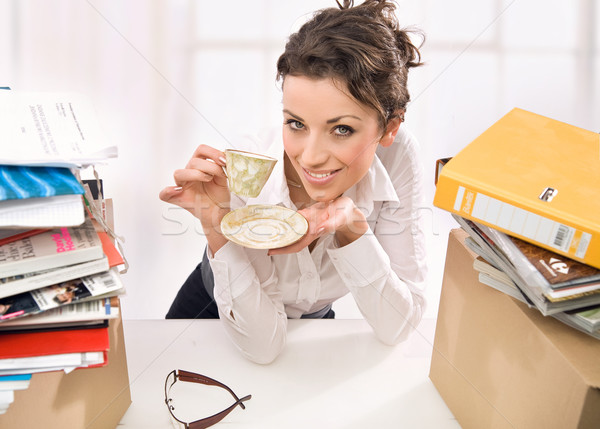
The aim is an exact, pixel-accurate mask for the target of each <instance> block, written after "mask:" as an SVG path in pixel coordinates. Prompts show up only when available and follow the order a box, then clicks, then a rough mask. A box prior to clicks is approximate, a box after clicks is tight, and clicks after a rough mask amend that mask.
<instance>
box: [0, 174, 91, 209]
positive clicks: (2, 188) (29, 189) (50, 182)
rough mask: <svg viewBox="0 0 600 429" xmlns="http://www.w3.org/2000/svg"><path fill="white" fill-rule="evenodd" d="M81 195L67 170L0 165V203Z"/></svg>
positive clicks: (81, 189)
mask: <svg viewBox="0 0 600 429" xmlns="http://www.w3.org/2000/svg"><path fill="white" fill-rule="evenodd" d="M83 193H84V190H83V186H82V185H81V183H79V180H77V178H76V177H75V175H74V174H73V172H72V171H71V170H70V169H68V168H62V167H25V166H17V165H0V201H4V200H15V199H27V198H40V197H53V196H56V195H81V194H83Z"/></svg>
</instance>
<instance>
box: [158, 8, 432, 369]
mask: <svg viewBox="0 0 600 429" xmlns="http://www.w3.org/2000/svg"><path fill="white" fill-rule="evenodd" d="M338 5H339V8H329V9H324V10H321V11H318V12H316V13H315V15H314V17H313V18H312V19H311V20H309V21H308V22H307V23H306V24H304V26H302V28H300V30H299V31H298V32H297V33H295V34H293V35H292V36H291V37H290V39H289V41H288V43H287V45H286V48H285V51H284V53H283V54H282V55H281V56H280V58H279V60H278V62H277V72H278V78H279V79H280V80H281V81H282V90H283V129H282V130H279V131H278V132H275V133H271V134H270V135H268V136H266V137H265V138H264V139H259V140H255V141H252V142H251V144H250V145H247V146H248V147H243V148H242V147H238V148H239V149H243V150H247V151H250V152H255V153H262V154H268V155H269V156H272V157H273V158H275V159H277V160H278V161H281V162H278V163H277V164H276V166H275V168H274V170H273V172H272V175H271V178H270V179H269V181H268V182H267V184H266V185H265V188H264V189H263V191H262V193H261V194H260V195H259V196H258V197H256V198H248V199H242V198H240V197H238V196H236V195H235V194H232V193H230V192H229V190H228V189H227V182H226V175H225V173H224V172H223V169H222V167H224V166H225V164H224V162H223V152H221V151H220V150H217V149H215V148H212V147H209V146H205V145H201V146H200V147H198V149H196V151H195V153H194V155H193V156H192V158H191V159H190V161H189V162H188V164H187V166H186V167H185V168H184V169H181V170H177V171H176V172H175V175H174V178H175V183H176V186H171V187H167V188H165V189H163V191H162V192H161V194H160V197H161V199H163V200H164V201H167V202H170V203H173V204H176V205H178V206H180V207H183V208H185V209H187V210H188V211H190V212H191V213H192V214H194V216H196V217H198V218H199V219H200V220H201V223H202V226H203V228H204V232H205V234H206V238H207V242H208V247H207V251H206V255H205V258H204V260H203V261H202V263H201V264H200V265H199V266H198V267H197V268H196V270H195V271H194V272H193V273H192V274H191V275H190V277H189V278H188V279H187V281H186V282H185V284H184V285H183V287H182V288H181V289H180V291H179V293H178V295H177V297H176V299H175V301H174V302H173V304H172V306H171V309H170V310H169V313H168V314H167V317H169V318H186V317H188V318H198V317H219V318H220V319H221V320H222V321H223V323H224V326H225V328H226V330H227V333H228V334H229V336H230V337H231V339H232V340H233V342H234V343H235V344H236V345H237V346H238V348H239V349H240V351H241V352H242V353H243V354H244V355H245V356H246V357H248V358H249V359H251V360H253V361H255V362H259V363H268V362H271V361H272V360H273V359H275V357H276V356H277V355H278V354H279V353H280V352H281V350H282V349H283V346H284V345H285V339H286V329H287V319H288V318H300V317H304V318H306V317H310V318H324V317H327V318H331V317H334V313H333V310H332V309H331V305H332V303H333V302H334V301H335V300H337V299H339V298H341V297H342V296H344V295H346V294H348V293H350V294H352V297H353V298H354V300H355V301H356V303H357V305H358V308H359V309H360V311H361V313H362V315H363V316H364V317H365V318H366V319H367V320H368V322H369V323H370V325H371V326H372V327H373V330H374V332H375V334H376V335H377V337H378V338H379V339H380V340H381V341H383V342H384V343H386V344H396V343H398V342H400V341H402V340H404V339H406V338H407V336H408V335H409V334H410V333H411V332H412V331H414V329H415V328H416V326H417V325H418V323H419V322H420V320H421V317H422V314H423V310H424V306H425V301H424V298H423V285H422V282H423V281H424V278H425V271H426V270H425V262H424V261H425V252H424V234H423V231H422V229H421V226H420V222H419V219H418V209H419V208H420V207H421V204H420V203H421V197H422V179H421V170H420V163H419V161H418V156H417V150H418V146H417V143H416V141H415V139H414V138H413V137H412V136H411V135H410V134H409V133H408V132H407V131H406V130H404V129H403V128H402V127H401V125H402V122H403V120H404V112H405V109H406V104H407V102H408V100H409V95H408V90H407V88H406V80H407V75H408V69H409V68H411V67H415V66H418V65H419V64H420V55H419V51H418V49H417V48H416V46H415V45H413V43H412V41H411V39H410V37H409V34H408V33H407V32H406V31H404V30H401V29H400V28H399V24H398V21H397V18H396V15H395V4H394V3H392V2H390V1H385V0H367V1H365V2H364V3H362V4H360V5H358V6H353V2H351V1H345V2H344V3H343V5H342V4H340V3H339V2H338ZM240 145H241V142H240ZM253 204H263V205H267V206H268V207H273V206H284V207H287V208H289V209H291V210H292V213H294V212H296V211H297V213H299V214H300V215H302V216H303V217H304V218H305V219H306V220H307V222H308V228H307V232H306V233H304V231H305V229H303V230H302V233H301V234H299V235H298V237H297V239H294V240H290V241H291V242H292V244H290V245H287V246H285V247H278V248H271V249H266V248H265V247H269V246H264V245H263V246H261V248H260V249H256V248H254V249H251V248H249V247H251V246H243V245H240V242H239V240H235V239H231V240H228V239H227V238H226V236H224V235H223V233H222V231H221V229H220V228H221V225H222V220H223V219H228V218H230V217H231V215H229V214H228V213H231V209H238V208H241V207H245V206H249V207H250V206H252V205H253ZM252 207H254V206H252ZM233 213H239V212H237V211H234V212H233ZM297 213H294V214H297ZM226 216H227V217H226ZM228 234H229V233H228ZM236 241H237V243H236ZM262 244H264V243H262ZM254 247H256V246H254ZM272 247H277V244H276V243H275V242H274V243H273V246H272Z"/></svg>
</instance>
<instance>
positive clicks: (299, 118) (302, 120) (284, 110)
mask: <svg viewBox="0 0 600 429" xmlns="http://www.w3.org/2000/svg"><path fill="white" fill-rule="evenodd" d="M283 113H287V114H288V115H290V116H293V117H294V119H298V120H299V121H300V122H304V119H302V118H301V117H300V116H298V115H294V114H293V113H292V112H290V111H289V110H287V109H283Z"/></svg>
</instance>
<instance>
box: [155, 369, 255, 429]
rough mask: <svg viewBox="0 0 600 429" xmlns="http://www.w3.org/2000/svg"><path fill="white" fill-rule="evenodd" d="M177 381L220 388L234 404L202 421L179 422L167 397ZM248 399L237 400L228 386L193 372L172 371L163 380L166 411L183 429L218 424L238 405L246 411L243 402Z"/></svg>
mask: <svg viewBox="0 0 600 429" xmlns="http://www.w3.org/2000/svg"><path fill="white" fill-rule="evenodd" d="M171 375H173V382H172V383H171V384H170V385H169V377H171ZM177 380H181V381H185V382H190V383H200V384H205V385H208V386H217V387H220V388H222V389H225V390H227V391H228V392H229V393H231V396H233V398H234V399H235V402H234V403H233V404H231V405H230V406H229V407H228V408H226V409H224V410H223V411H221V412H219V413H216V414H213V415H212V416H209V417H205V418H203V419H200V420H196V421H193V422H191V423H187V422H184V421H181V420H179V419H178V418H177V417H175V415H174V414H173V410H174V409H175V407H174V406H173V405H171V402H172V400H173V399H172V398H170V397H169V393H170V391H171V387H173V385H174V384H175V383H176V382H177ZM250 398H252V395H246V396H244V397H243V398H241V399H240V398H238V396H237V395H236V394H235V393H234V392H233V390H231V389H230V388H229V387H228V386H226V385H225V384H223V383H221V382H220V381H217V380H215V379H212V378H210V377H207V376H205V375H201V374H196V373H194V372H190V371H184V370H181V369H174V370H173V371H171V372H170V373H169V374H167V377H166V378H165V404H166V405H167V409H168V410H169V413H170V414H171V416H172V417H173V418H174V419H175V420H176V421H178V422H179V423H181V424H182V425H184V426H185V429H205V428H208V427H210V426H212V425H214V424H216V423H218V422H220V421H221V420H223V419H224V418H225V417H226V416H227V415H228V414H229V413H231V412H232V411H233V409H234V408H236V407H237V406H238V405H239V406H240V407H242V409H244V410H245V409H246V406H245V405H244V402H245V401H247V400H249V399H250Z"/></svg>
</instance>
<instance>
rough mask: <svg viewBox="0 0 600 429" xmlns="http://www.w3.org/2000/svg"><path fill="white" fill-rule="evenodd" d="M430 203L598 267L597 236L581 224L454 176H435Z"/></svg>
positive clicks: (598, 239) (599, 243)
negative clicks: (531, 207)
mask: <svg viewBox="0 0 600 429" xmlns="http://www.w3.org/2000/svg"><path fill="white" fill-rule="evenodd" d="M433 204H434V205H435V206H436V207H439V208H441V209H443V210H446V211H449V212H451V213H455V214H457V215H459V216H462V217H464V218H467V219H470V220H473V221H476V222H480V223H482V224H484V225H487V226H489V227H492V228H496V229H498V230H500V231H502V232H505V233H506V234H508V235H512V236H514V237H517V238H521V239H522V240H525V241H528V242H530V243H533V244H535V245H538V246H540V247H544V248H546V249H548V250H551V251H554V252H556V253H559V254H561V255H564V256H567V257H569V258H571V259H575V260H578V261H580V262H583V263H585V264H588V265H591V266H594V267H596V268H600V237H599V234H598V233H593V232H590V231H588V230H585V229H584V228H582V227H581V225H574V224H569V223H567V222H565V221H563V220H560V219H555V218H551V217H549V216H547V215H541V214H538V213H535V212H533V211H531V210H528V209H527V208H525V207H521V206H519V205H517V204H515V203H514V202H512V201H509V200H507V199H505V198H502V197H498V196H491V195H490V194H488V193H486V192H485V191H483V192H482V191H481V190H479V189H476V188H475V187H472V186H469V185H466V184H462V183H460V182H459V181H457V180H456V179H453V178H451V177H448V176H447V175H446V176H444V175H443V173H442V175H441V176H440V178H439V181H438V184H437V187H436V193H435V197H434V202H433Z"/></svg>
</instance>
